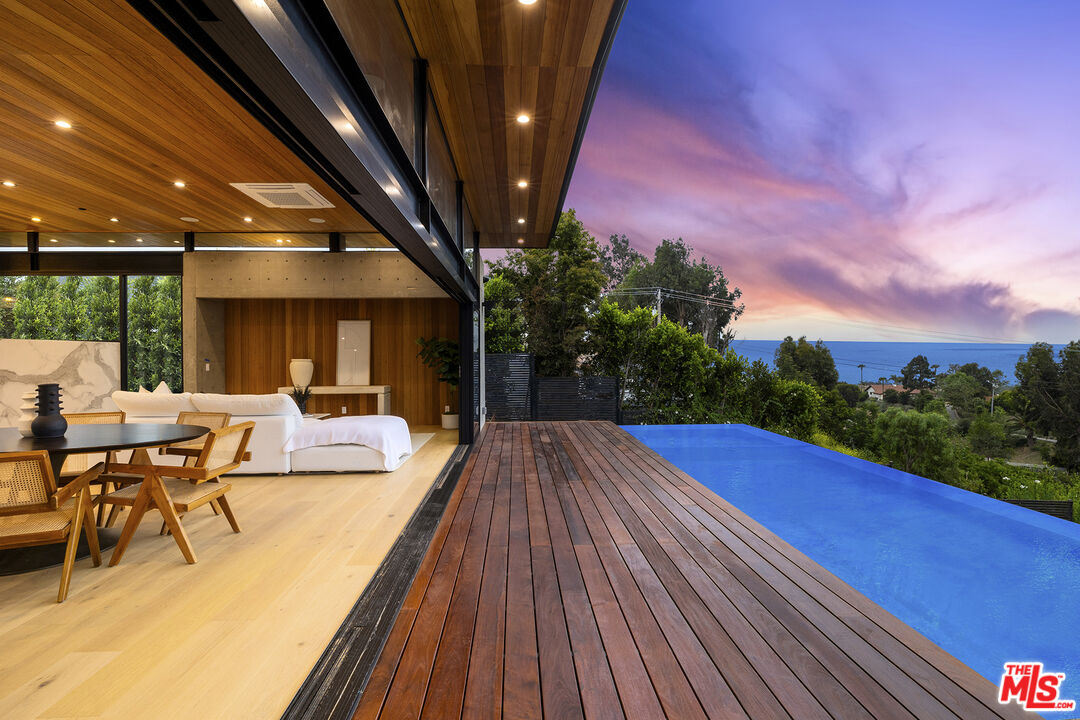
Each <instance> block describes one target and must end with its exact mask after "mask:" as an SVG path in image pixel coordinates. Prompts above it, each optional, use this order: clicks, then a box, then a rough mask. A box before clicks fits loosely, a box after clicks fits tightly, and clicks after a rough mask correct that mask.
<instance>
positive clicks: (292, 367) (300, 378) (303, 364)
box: [289, 358, 315, 388]
mask: <svg viewBox="0 0 1080 720" xmlns="http://www.w3.org/2000/svg"><path fill="white" fill-rule="evenodd" d="M314 374H315V363H313V362H312V361H311V360H309V359H306V358H294V359H292V360H290V361H289V377H290V378H292V384H293V387H298V388H306V387H308V386H309V385H311V377H312V376H313V375H314Z"/></svg>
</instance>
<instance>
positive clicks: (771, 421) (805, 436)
mask: <svg viewBox="0 0 1080 720" xmlns="http://www.w3.org/2000/svg"><path fill="white" fill-rule="evenodd" d="M820 406H821V397H820V396H819V395H818V393H817V390H816V389H815V388H814V386H812V385H808V384H806V383H804V382H802V381H800V380H784V379H783V378H777V379H776V380H775V381H774V382H773V387H772V394H771V397H770V398H769V402H768V403H766V404H765V410H766V412H765V413H764V414H763V415H762V416H761V417H758V418H755V420H756V422H755V423H754V424H755V425H758V426H759V427H763V428H765V429H766V430H771V431H772V432H778V433H781V434H783V435H790V436H791V437H793V438H798V439H799V440H809V439H810V438H811V437H812V436H813V434H814V431H815V430H816V429H817V421H818V413H819V411H820Z"/></svg>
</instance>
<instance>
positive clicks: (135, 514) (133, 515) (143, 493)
mask: <svg viewBox="0 0 1080 720" xmlns="http://www.w3.org/2000/svg"><path fill="white" fill-rule="evenodd" d="M118 507H119V506H116V507H114V508H113V510H116V509H117V508H118ZM149 507H150V487H149V481H147V480H144V481H143V483H142V485H141V486H139V494H138V495H136V496H135V504H134V505H132V506H131V512H130V513H128V519H127V522H126V523H124V529H123V531H122V532H121V533H120V540H119V541H117V543H116V547H114V548H113V551H112V555H111V556H110V557H109V567H116V565H117V564H118V563H119V562H120V558H122V557H124V551H125V550H127V546H128V543H129V542H131V537H132V535H134V534H135V530H137V529H138V527H139V523H140V522H141V521H142V516H143V515H145V514H146V510H147V508H149ZM112 520H113V517H112V513H109V522H110V524H111V523H112Z"/></svg>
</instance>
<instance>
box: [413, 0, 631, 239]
mask: <svg viewBox="0 0 1080 720" xmlns="http://www.w3.org/2000/svg"><path fill="white" fill-rule="evenodd" d="M399 4H400V6H401V10H402V13H403V15H404V17H405V20H406V23H407V24H408V27H409V30H410V32H411V33H412V37H413V41H414V42H415V43H416V46H417V50H418V52H419V55H420V57H421V58H424V59H426V60H427V61H428V63H429V70H428V72H429V79H430V84H431V87H432V92H433V94H434V96H435V103H436V105H437V106H438V109H439V113H440V116H441V118H442V121H443V125H444V126H445V128H446V134H447V137H448V140H449V142H450V147H451V151H452V152H453V155H454V159H455V161H456V162H457V165H458V172H459V173H460V174H461V179H462V180H464V182H465V198H466V200H467V202H468V205H469V207H470V208H471V210H472V213H473V217H474V219H475V221H476V227H477V230H479V231H480V233H481V235H480V238H481V245H482V246H484V247H518V242H517V240H518V238H524V239H525V240H526V243H525V244H526V245H529V246H541V247H543V246H546V245H547V242H548V239H549V233H550V231H551V228H552V226H553V224H554V221H555V217H556V213H558V212H559V211H560V209H561V208H560V207H559V202H560V200H561V197H560V196H561V193H562V189H563V184H564V182H565V181H566V175H567V172H568V170H569V169H570V168H569V163H570V159H571V154H572V152H573V145H574V140H575V137H576V134H577V126H578V122H579V120H580V119H581V115H582V112H583V110H584V106H585V101H586V94H587V89H588V85H589V78H590V74H591V72H592V69H593V64H594V63H595V62H596V60H597V56H598V54H599V52H600V50H601V44H602V42H603V40H604V31H605V27H606V24H607V22H608V19H609V17H610V16H611V13H612V8H613V6H614V5H615V0H538V2H536V3H535V4H533V5H522V4H521V3H519V2H516V1H515V0H399ZM519 113H525V114H527V115H529V117H530V118H532V120H531V122H529V123H528V124H526V125H521V124H519V123H518V122H517V121H516V117H517V115H518V114H519ZM520 179H525V180H527V181H528V182H529V187H528V188H526V189H520V188H518V186H517V182H518V180H520ZM518 218H525V221H526V222H525V224H524V225H519V224H518V223H517V220H518Z"/></svg>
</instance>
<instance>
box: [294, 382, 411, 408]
mask: <svg viewBox="0 0 1080 720" xmlns="http://www.w3.org/2000/svg"><path fill="white" fill-rule="evenodd" d="M308 389H309V390H311V394H312V395H376V396H377V398H378V403H379V405H378V410H377V412H378V413H379V415H389V414H390V386H389V385H312V386H311V387H310V388H308ZM277 391H278V392H279V393H286V394H289V393H291V392H292V391H293V389H292V388H291V387H279V388H278V389H277Z"/></svg>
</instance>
